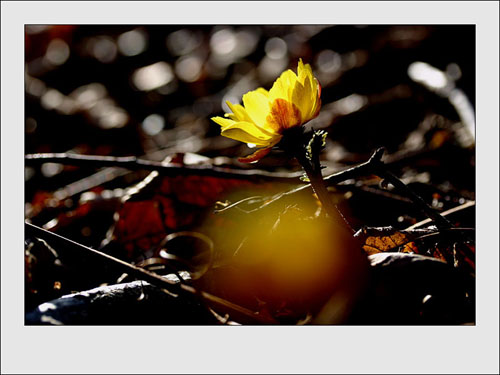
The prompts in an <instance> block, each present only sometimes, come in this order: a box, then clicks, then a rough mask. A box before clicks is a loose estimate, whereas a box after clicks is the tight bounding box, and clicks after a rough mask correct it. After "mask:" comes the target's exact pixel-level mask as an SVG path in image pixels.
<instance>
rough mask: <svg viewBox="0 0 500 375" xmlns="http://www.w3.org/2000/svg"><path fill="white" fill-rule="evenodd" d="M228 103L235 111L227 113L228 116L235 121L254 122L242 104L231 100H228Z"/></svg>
mask: <svg viewBox="0 0 500 375" xmlns="http://www.w3.org/2000/svg"><path fill="white" fill-rule="evenodd" d="M226 104H227V106H228V107H229V109H230V110H231V111H232V112H233V113H226V116H229V117H230V118H232V119H233V120H235V121H246V122H252V120H251V119H250V116H248V113H247V111H246V109H245V108H244V107H243V106H242V105H241V104H232V103H231V102H230V101H229V100H228V101H226Z"/></svg>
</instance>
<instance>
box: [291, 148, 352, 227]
mask: <svg viewBox="0 0 500 375" xmlns="http://www.w3.org/2000/svg"><path fill="white" fill-rule="evenodd" d="M295 158H296V159H297V160H298V162H299V163H300V164H301V165H302V168H303V169H304V172H306V174H307V177H308V178H309V181H310V182H311V186H312V188H313V190H314V192H315V193H316V195H317V196H318V199H319V201H320V202H321V204H322V205H323V207H324V209H325V211H326V212H327V214H328V216H330V218H331V219H332V220H334V221H335V222H337V223H339V224H341V225H342V227H343V228H344V229H345V230H346V231H347V232H349V233H350V234H352V233H354V230H353V229H352V228H351V226H350V225H349V223H348V222H347V220H346V219H345V217H344V216H343V215H342V213H341V212H340V210H339V209H338V208H337V206H336V205H335V204H334V203H333V201H332V199H331V196H330V193H329V192H328V189H327V188H326V185H325V181H324V180H323V175H322V174H321V166H320V163H319V155H318V154H317V153H313V157H312V158H311V160H309V159H308V158H306V157H305V156H304V155H302V154H296V155H295Z"/></svg>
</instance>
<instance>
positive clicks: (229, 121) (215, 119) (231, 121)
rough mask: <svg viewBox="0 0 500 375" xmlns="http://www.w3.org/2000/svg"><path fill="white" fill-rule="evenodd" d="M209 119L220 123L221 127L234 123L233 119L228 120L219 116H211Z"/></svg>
mask: <svg viewBox="0 0 500 375" xmlns="http://www.w3.org/2000/svg"><path fill="white" fill-rule="evenodd" d="M211 120H212V121H213V122H215V123H216V124H218V125H220V126H221V127H222V129H224V128H225V127H228V126H231V125H234V124H235V123H236V121H234V120H230V119H227V118H224V117H220V116H217V117H212V118H211Z"/></svg>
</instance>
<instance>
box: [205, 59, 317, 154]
mask: <svg viewBox="0 0 500 375" xmlns="http://www.w3.org/2000/svg"><path fill="white" fill-rule="evenodd" d="M320 96H321V86H320V84H319V82H318V81H317V79H316V78H315V77H314V76H313V73H312V69H311V66H310V65H309V64H305V65H304V64H303V63H302V59H300V60H299V65H298V67H297V74H295V73H294V72H293V71H291V70H290V69H289V70H286V71H285V72H283V73H282V74H281V76H280V77H279V78H278V79H277V80H276V81H275V82H274V84H273V86H272V87H271V90H269V91H267V90H265V89H263V88H258V89H257V90H254V91H250V92H248V93H246V94H245V95H243V105H240V104H232V103H230V102H229V101H227V102H226V103H227V105H228V106H229V108H230V109H231V111H232V113H226V114H225V117H212V120H213V121H214V122H216V123H217V124H219V125H220V126H221V128H222V129H221V134H222V135H223V136H224V137H227V138H231V139H235V140H237V141H240V142H245V143H248V144H249V146H250V147H260V148H259V149H258V150H257V151H256V152H254V153H253V154H252V155H250V156H247V157H244V158H240V159H239V160H240V161H242V162H246V163H249V162H255V161H257V160H259V159H261V158H263V157H264V156H265V155H267V154H268V153H269V151H271V148H272V147H273V146H274V145H276V144H277V143H278V142H279V141H280V140H281V138H282V137H283V132H284V131H285V130H286V129H289V128H292V127H295V126H301V125H302V124H304V123H306V122H307V121H309V120H311V119H313V118H315V117H316V116H317V115H318V113H319V110H320V108H321V99H320Z"/></svg>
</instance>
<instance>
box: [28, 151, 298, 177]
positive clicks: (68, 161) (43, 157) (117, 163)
mask: <svg viewBox="0 0 500 375" xmlns="http://www.w3.org/2000/svg"><path fill="white" fill-rule="evenodd" d="M25 161H26V164H31V165H33V164H41V163H59V164H65V165H75V166H83V167H92V168H102V167H120V168H126V169H129V170H148V171H158V172H160V173H161V174H162V175H164V176H178V175H193V174H194V175H200V176H212V177H222V178H242V177H245V178H257V179H270V180H284V181H290V180H294V179H297V178H299V177H300V176H302V173H301V172H270V171H264V170H260V169H232V168H224V167H217V166H214V165H180V164H176V163H170V162H168V163H165V162H161V161H153V160H146V159H141V158H137V157H135V156H120V157H115V156H98V155H80V154H69V153H55V154H50V153H48V154H28V155H25Z"/></svg>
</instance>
